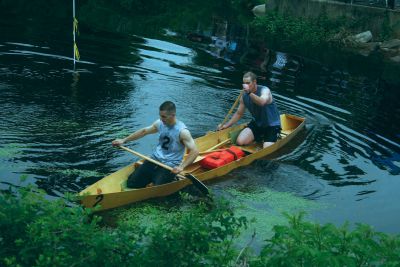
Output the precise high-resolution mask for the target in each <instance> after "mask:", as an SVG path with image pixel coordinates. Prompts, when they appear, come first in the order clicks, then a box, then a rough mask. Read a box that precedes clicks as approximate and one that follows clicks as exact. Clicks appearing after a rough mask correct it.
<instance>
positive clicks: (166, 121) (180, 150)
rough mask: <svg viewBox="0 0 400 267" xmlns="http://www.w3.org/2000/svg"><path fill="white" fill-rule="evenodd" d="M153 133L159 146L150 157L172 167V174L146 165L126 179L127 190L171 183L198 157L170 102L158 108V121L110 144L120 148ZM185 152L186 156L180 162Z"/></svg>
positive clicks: (188, 134) (150, 164)
mask: <svg viewBox="0 0 400 267" xmlns="http://www.w3.org/2000/svg"><path fill="white" fill-rule="evenodd" d="M154 133H159V142H158V145H157V147H156V149H155V151H154V152H153V154H152V156H151V157H152V158H153V159H155V160H157V161H160V162H162V163H164V164H166V165H168V166H170V167H172V168H173V169H172V172H171V171H169V170H166V169H164V168H162V167H160V166H158V165H156V164H154V163H151V162H149V161H145V162H144V163H143V164H142V165H141V166H139V167H138V168H137V169H136V170H135V171H134V172H133V173H132V174H131V175H130V176H129V178H128V182H127V186H128V187H130V188H142V187H145V186H146V185H147V184H149V183H153V184H154V185H160V184H164V183H169V182H171V181H173V180H174V177H175V176H176V174H178V173H180V172H182V171H183V169H184V168H185V167H187V166H188V165H190V164H192V163H193V161H194V160H195V159H196V157H197V156H198V154H199V151H198V150H197V147H196V144H195V142H194V140H193V138H192V136H191V134H190V132H189V130H188V129H187V128H186V126H185V124H184V123H183V122H181V121H179V120H177V119H176V106H175V104H174V103H173V102H171V101H165V102H164V103H162V104H161V106H160V119H158V120H156V121H155V122H154V123H153V124H152V125H150V126H148V127H145V128H142V129H140V130H138V131H136V132H134V133H132V134H131V135H129V136H128V137H126V138H123V139H116V140H114V141H113V142H112V144H113V146H120V145H122V144H124V143H126V142H128V141H133V140H137V139H139V138H142V137H143V136H145V135H148V134H154ZM185 148H186V149H187V151H188V152H189V154H188V156H187V157H186V158H185V160H184V161H182V159H183V154H184V153H185Z"/></svg>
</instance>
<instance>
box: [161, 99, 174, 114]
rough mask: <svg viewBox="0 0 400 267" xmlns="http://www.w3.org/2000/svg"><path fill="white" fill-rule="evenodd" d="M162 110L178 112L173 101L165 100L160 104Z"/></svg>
mask: <svg viewBox="0 0 400 267" xmlns="http://www.w3.org/2000/svg"><path fill="white" fill-rule="evenodd" d="M160 111H166V112H168V113H176V106H175V104H174V103H173V102H171V101H165V102H164V103H162V104H161V105H160Z"/></svg>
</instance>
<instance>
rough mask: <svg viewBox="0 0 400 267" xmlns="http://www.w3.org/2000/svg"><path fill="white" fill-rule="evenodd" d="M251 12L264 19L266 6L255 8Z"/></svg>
mask: <svg viewBox="0 0 400 267" xmlns="http://www.w3.org/2000/svg"><path fill="white" fill-rule="evenodd" d="M251 11H253V14H254V16H256V17H262V16H264V15H265V5H258V6H255V7H254V8H253V9H252V10H251Z"/></svg>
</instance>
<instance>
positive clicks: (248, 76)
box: [243, 71, 257, 82]
mask: <svg viewBox="0 0 400 267" xmlns="http://www.w3.org/2000/svg"><path fill="white" fill-rule="evenodd" d="M245 78H250V80H251V81H252V82H254V81H255V80H257V75H255V74H254V72H251V71H248V72H246V73H245V74H244V75H243V79H245Z"/></svg>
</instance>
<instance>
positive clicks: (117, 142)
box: [112, 120, 159, 146]
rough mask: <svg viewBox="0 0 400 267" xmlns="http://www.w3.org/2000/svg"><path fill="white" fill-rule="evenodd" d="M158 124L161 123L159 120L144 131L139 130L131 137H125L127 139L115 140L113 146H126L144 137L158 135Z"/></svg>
mask: <svg viewBox="0 0 400 267" xmlns="http://www.w3.org/2000/svg"><path fill="white" fill-rule="evenodd" d="M158 123H159V121H158V120H157V121H155V122H154V123H153V124H152V125H150V126H148V127H145V128H142V129H140V130H137V131H136V132H134V133H132V134H130V135H129V136H127V137H125V138H122V139H115V140H114V141H113V142H112V144H113V146H120V145H123V144H125V143H126V142H129V141H134V140H137V139H140V138H142V137H143V136H146V135H148V134H153V133H156V132H157V131H158V130H157V125H158Z"/></svg>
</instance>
